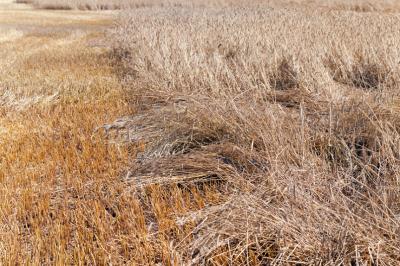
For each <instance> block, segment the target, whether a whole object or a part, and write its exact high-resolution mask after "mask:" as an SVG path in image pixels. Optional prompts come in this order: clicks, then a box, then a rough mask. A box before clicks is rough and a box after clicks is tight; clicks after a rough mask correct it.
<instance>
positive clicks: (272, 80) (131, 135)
mask: <svg viewBox="0 0 400 266" xmlns="http://www.w3.org/2000/svg"><path fill="white" fill-rule="evenodd" d="M399 19H400V17H399V16H398V15H395V14H393V15H388V14H383V13H381V12H373V13H356V12H337V11H333V10H324V9H318V10H312V9H304V8H302V9H292V10H287V9H268V8H261V9H260V8H254V9H252V8H247V9H243V8H226V9H219V8H143V9H140V10H132V11H129V12H127V13H125V14H124V15H123V16H122V17H121V20H120V25H119V26H118V28H117V29H116V30H115V31H114V32H113V39H114V40H115V43H114V45H113V46H114V53H113V56H114V60H115V61H116V64H117V67H118V69H119V73H120V75H121V78H122V80H123V81H124V82H125V85H126V86H129V87H130V88H131V94H132V95H133V96H134V104H135V106H136V109H137V111H136V113H135V114H134V115H132V116H131V117H125V118H123V119H120V120H118V121H116V122H115V123H114V124H110V125H107V126H105V127H104V128H105V130H106V132H107V133H108V134H110V137H113V138H114V139H115V140H118V141H128V142H133V143H136V144H138V145H141V146H142V147H143V152H141V153H140V154H138V156H137V158H136V159H135V160H134V161H133V162H132V163H131V169H130V171H128V173H127V175H126V177H125V178H126V179H127V181H128V182H129V183H130V184H131V185H132V186H133V187H135V188H136V190H137V191H138V193H140V191H143V190H144V191H145V190H146V188H147V187H148V186H150V187H151V186H154V185H158V186H161V187H164V188H168V187H170V186H171V185H174V184H175V185H177V186H178V188H179V189H182V190H184V189H185V187H186V186H195V187H197V188H198V189H199V190H202V189H204V188H205V187H207V185H212V186H213V187H214V188H215V189H216V191H218V193H220V194H221V195H223V199H225V200H224V202H223V203H221V204H219V205H215V204H214V205H206V206H204V208H202V209H201V210H200V211H194V212H188V213H187V214H186V215H183V216H179V215H175V218H176V224H177V225H178V226H179V225H180V226H182V228H183V227H184V226H185V225H187V224H189V225H193V224H194V229H193V230H192V231H191V233H190V234H188V235H187V237H188V238H189V239H192V240H191V241H190V244H188V243H187V242H180V241H174V237H173V236H172V240H171V247H170V250H173V251H174V254H175V255H174V258H175V262H176V261H179V262H180V263H183V262H186V263H191V264H195V265H197V264H210V265H227V264H230V265H232V264H235V265H240V264H254V265H260V264H277V265H282V264H285V265H286V264H296V263H297V264H312V265H315V264H318V265H338V264H351V265H378V264H383V265H394V264H397V263H398V262H399V261H400V257H399V254H400V253H399V251H400V250H399V248H398V247H399V246H400V239H399V232H400V231H399V230H400V229H399V225H400V213H399V211H400V206H399V196H400V193H399V158H400V157H399V156H400V154H399V145H400V138H399V134H398V131H399V128H398V124H399V121H400V120H399V119H400V113H399V108H398V105H399V103H400V101H399V95H398V90H397V88H398V87H399V84H400V76H399V74H400V72H399V70H400V69H399V62H400V54H399V51H400V49H399V48H400V47H399V38H400V35H399V33H400V20H399ZM144 217H146V218H145V220H147V221H153V220H152V219H151V217H152V216H151V215H150V214H144ZM156 228H157V227H156ZM155 233H156V234H157V233H159V231H158V230H157V229H156V230H155ZM170 237H171V236H170Z"/></svg>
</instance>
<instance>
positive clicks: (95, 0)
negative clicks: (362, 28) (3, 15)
mask: <svg viewBox="0 0 400 266" xmlns="http://www.w3.org/2000/svg"><path fill="white" fill-rule="evenodd" d="M16 2H17V3H28V4H33V5H34V6H35V7H37V8H43V9H67V10H68V9H82V10H108V9H127V8H128V9H132V8H141V7H171V6H172V7H230V6H241V7H249V6H264V7H265V6H269V7H286V8H305V7H306V8H325V9H337V10H351V11H357V12H374V11H385V12H393V11H398V10H399V8H400V5H399V2H398V1H397V0H380V1H377V0H369V1H367V0H333V1H332V0H316V1H315V0H314V1H312V0H294V1H293V0H253V1H244V0H201V1H200V0H108V1H107V0H69V1H65V0H16Z"/></svg>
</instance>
